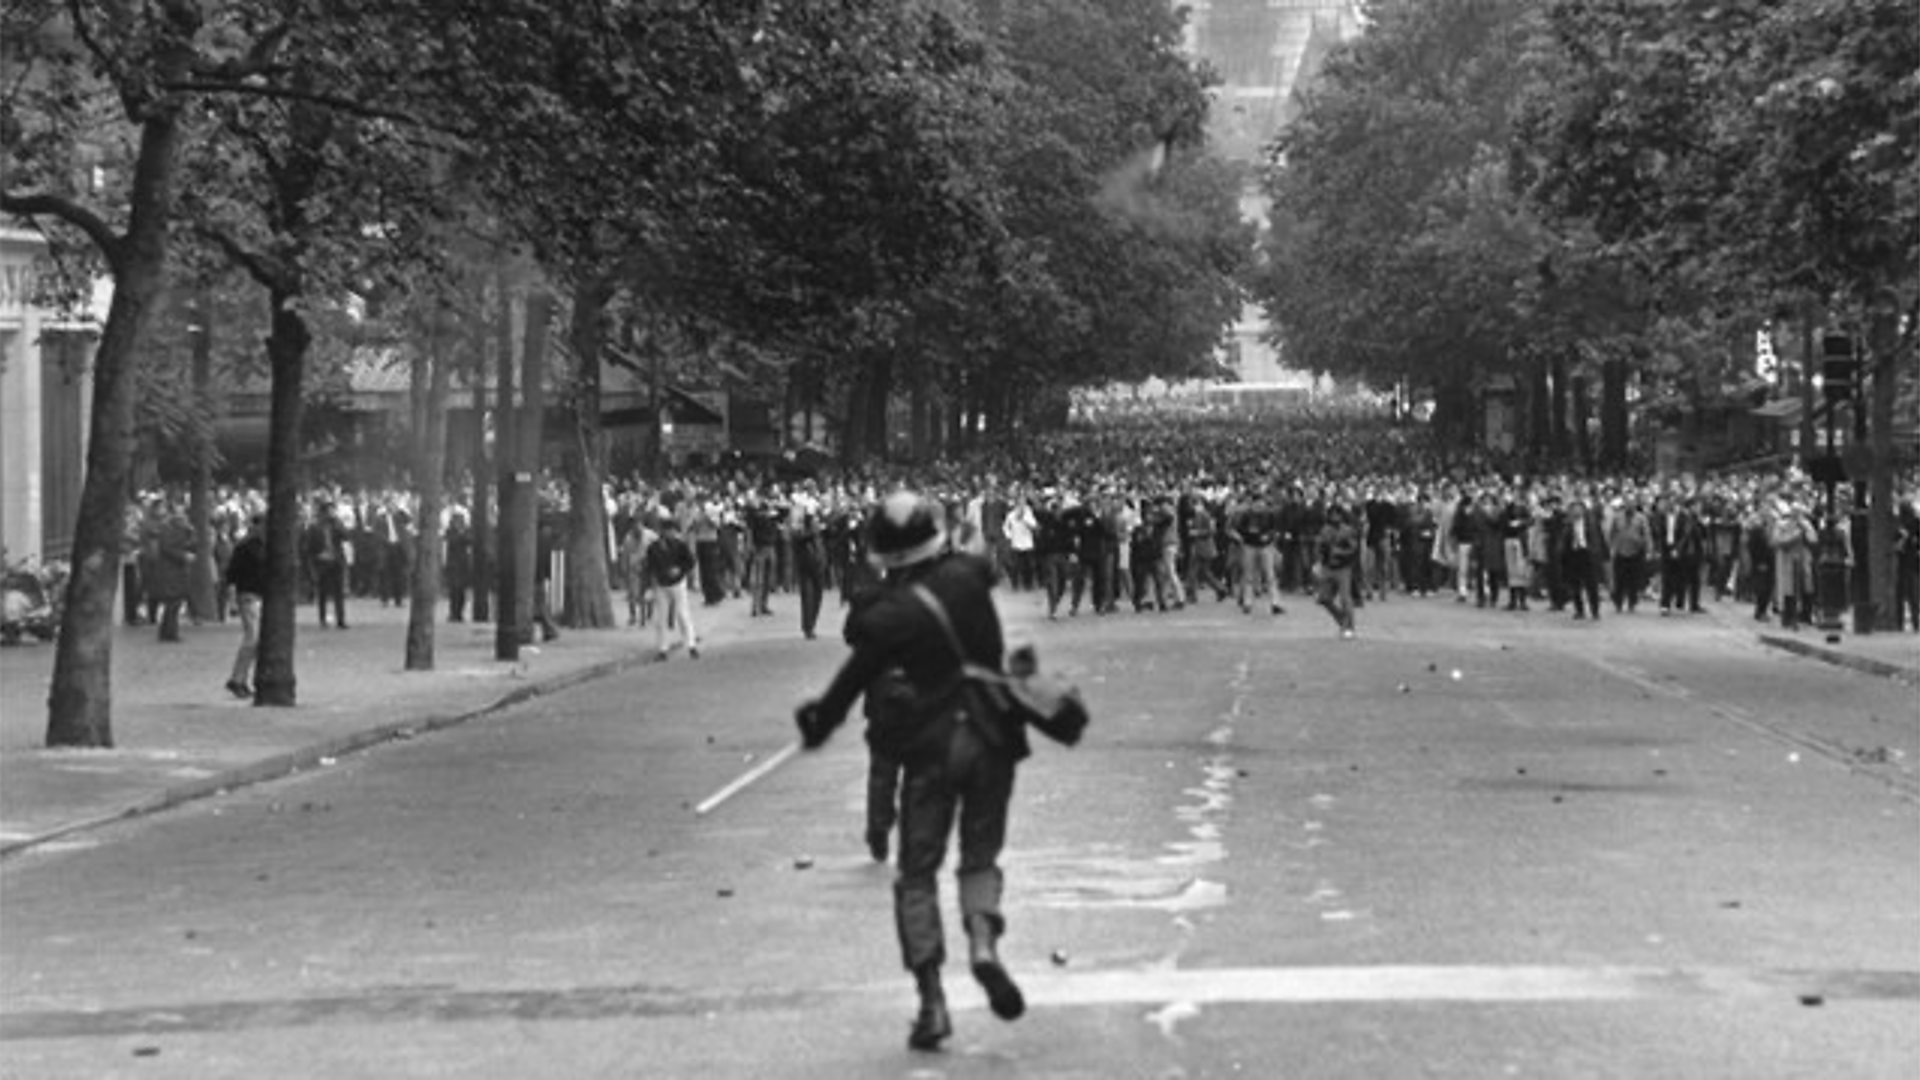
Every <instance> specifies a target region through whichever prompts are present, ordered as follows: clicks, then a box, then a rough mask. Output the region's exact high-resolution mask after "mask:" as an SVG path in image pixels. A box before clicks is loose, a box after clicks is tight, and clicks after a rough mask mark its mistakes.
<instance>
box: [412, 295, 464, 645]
mask: <svg viewBox="0 0 1920 1080" xmlns="http://www.w3.org/2000/svg"><path fill="white" fill-rule="evenodd" d="M444 324H445V315H444V313H442V312H438V311H436V312H435V313H434V315H433V326H432V329H431V330H429V331H428V335H427V355H426V356H425V357H424V358H418V359H415V361H414V366H413V372H412V391H413V490H414V494H415V495H416V496H417V498H416V499H415V502H416V505H417V508H418V513H417V514H416V515H415V517H414V533H413V567H412V573H411V581H410V583H409V584H410V585H411V595H410V598H409V599H410V605H409V607H408V610H407V656H406V664H405V666H406V670H408V671H432V670H433V644H434V641H433V627H434V620H435V618H436V613H437V611H438V610H439V607H440V566H441V560H440V511H441V508H442V507H443V506H444V505H445V504H446V498H445V485H444V482H443V476H444V474H445V472H446V468H447V389H448V387H449V385H450V384H451V382H452V375H453V371H452V369H453V361H452V359H451V358H450V357H448V356H446V355H445V352H444V350H445V347H446V335H445V332H444V331H445V325H444Z"/></svg>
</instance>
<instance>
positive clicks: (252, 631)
mask: <svg viewBox="0 0 1920 1080" xmlns="http://www.w3.org/2000/svg"><path fill="white" fill-rule="evenodd" d="M227 586H228V587H229V588H231V589H232V590H233V603H234V608H235V610H236V611H238V612H239V613H240V648H239V649H238V650H237V651H236V652H235V653H234V654H233V673H232V674H230V675H228V676H227V692H228V693H230V694H232V695H233V696H234V697H237V698H250V697H252V696H253V658H254V656H255V654H256V653H257V652H258V651H259V646H260V598H261V597H263V596H265V595H266V594H267V516H266V515H265V514H255V515H253V519H252V520H251V521H250V522H249V523H248V525H247V535H246V538H245V539H243V540H241V541H240V542H239V543H238V544H235V545H234V547H233V557H232V558H230V559H228V560H227Z"/></svg>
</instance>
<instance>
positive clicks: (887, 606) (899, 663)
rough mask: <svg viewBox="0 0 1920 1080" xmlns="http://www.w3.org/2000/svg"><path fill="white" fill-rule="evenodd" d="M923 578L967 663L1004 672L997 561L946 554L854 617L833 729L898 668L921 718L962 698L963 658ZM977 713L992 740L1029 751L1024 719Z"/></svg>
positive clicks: (826, 719) (837, 681)
mask: <svg viewBox="0 0 1920 1080" xmlns="http://www.w3.org/2000/svg"><path fill="white" fill-rule="evenodd" d="M915 582H918V583H920V584H923V585H925V586H926V587H927V588H928V589H929V590H931V591H932V592H933V594H934V595H935V596H937V597H939V598H940V601H941V603H942V604H943V605H944V606H945V608H946V611H947V619H948V620H949V621H950V622H951V623H952V624H953V632H954V634H955V635H956V636H957V637H958V638H959V639H960V646H961V648H962V649H963V650H964V651H965V654H966V661H967V662H968V663H971V664H977V665H979V666H980V667H983V668H987V669H990V670H992V671H996V672H997V671H1001V670H1003V668H1002V666H1001V661H1002V656H1003V655H1004V653H1005V651H1006V644H1005V642H1004V640H1003V639H1002V637H1001V634H1000V615H999V612H998V611H997V610H995V608H994V606H993V593H992V589H993V582H994V572H993V565H992V564H991V563H989V562H988V561H987V560H986V559H984V558H981V557H980V556H978V555H972V554H966V553H957V554H951V555H944V556H941V557H940V558H938V559H935V560H934V561H932V562H930V563H926V564H924V565H922V566H920V567H916V568H913V569H911V570H909V571H907V572H906V573H904V574H902V575H900V576H898V577H897V578H896V580H893V581H889V582H888V583H887V584H886V585H885V586H883V587H882V591H881V592H880V594H879V595H878V596H876V597H874V599H873V601H872V602H871V603H869V604H866V605H865V606H864V607H862V608H861V609H860V610H859V611H857V612H856V613H854V614H852V615H850V616H849V617H848V621H847V627H846V638H847V642H848V644H850V645H852V646H853V653H852V655H851V656H849V657H848V658H847V661H846V663H845V664H843V665H841V668H840V671H839V673H838V674H836V675H835V676H834V679H833V683H832V685H830V686H828V687H827V692H826V694H825V696H823V697H822V698H821V699H820V719H821V722H822V723H823V724H824V725H825V726H826V728H827V729H828V730H832V729H833V728H837V727H839V726H840V724H841V723H843V722H844V721H845V720H846V717H847V712H848V710H849V709H851V708H852V707H853V703H854V700H855V699H856V698H858V697H860V695H861V694H863V693H865V692H866V690H867V688H868V686H869V685H870V684H872V683H873V682H874V680H875V679H876V678H878V677H880V676H881V675H882V674H883V673H885V672H887V671H888V670H890V669H893V668H898V669H899V670H900V671H901V672H902V673H903V674H904V675H905V677H906V681H907V682H908V683H909V684H910V685H911V686H912V687H913V690H914V695H915V700H916V708H915V710H914V711H915V712H916V713H917V714H918V715H917V716H915V717H913V718H912V720H913V722H917V723H931V722H933V721H934V720H936V719H937V718H938V717H940V716H941V715H943V714H944V713H945V712H946V711H947V710H951V709H954V708H956V707H959V706H960V705H961V704H962V702H961V700H960V699H961V697H962V695H961V693H960V689H961V681H962V680H961V678H960V668H961V660H960V658H959V657H957V656H955V655H954V650H953V646H952V644H951V643H950V642H949V640H948V638H947V634H946V632H945V631H944V630H942V629H941V627H940V623H939V622H938V621H937V619H936V618H935V616H934V614H933V613H932V612H931V611H930V610H928V608H927V606H926V605H925V604H924V603H922V602H921V601H920V599H919V598H918V597H917V596H915V595H914V593H913V590H912V585H913V583H915ZM974 719H977V720H980V721H982V722H984V723H985V724H986V725H987V728H986V730H985V731H984V732H983V733H984V734H985V735H986V737H987V741H988V742H989V743H990V744H992V745H995V746H996V747H998V748H999V749H1000V750H1001V752H1003V753H1007V754H1010V755H1012V756H1013V758H1014V759H1015V760H1018V759H1020V758H1024V757H1026V756H1027V753H1028V750H1029V748H1028V744H1027V735H1026V729H1025V728H1024V727H1023V726H1021V725H1020V724H1019V723H1017V722H1005V723H1003V722H999V718H996V717H970V720H974Z"/></svg>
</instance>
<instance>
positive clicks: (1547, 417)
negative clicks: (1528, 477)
mask: <svg viewBox="0 0 1920 1080" xmlns="http://www.w3.org/2000/svg"><path fill="white" fill-rule="evenodd" d="M1523 355H1524V356H1525V359H1524V360H1523V361H1522V367H1521V370H1523V371H1525V372H1526V376H1527V449H1528V450H1529V451H1531V452H1532V453H1533V455H1534V457H1535V459H1536V460H1537V459H1539V458H1542V457H1545V456H1546V455H1547V454H1548V453H1549V452H1550V451H1551V450H1552V449H1553V424H1552V422H1551V421H1552V415H1553V414H1552V412H1551V411H1550V405H1551V400H1550V396H1549V395H1550V387H1549V386H1548V380H1547V358H1546V355H1545V354H1543V353H1539V352H1533V351H1531V350H1529V352H1528V353H1526V354H1523Z"/></svg>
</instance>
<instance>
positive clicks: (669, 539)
mask: <svg viewBox="0 0 1920 1080" xmlns="http://www.w3.org/2000/svg"><path fill="white" fill-rule="evenodd" d="M659 524H660V535H659V536H658V537H656V538H655V539H654V541H653V543H651V544H649V545H647V553H646V554H645V555H643V556H641V559H642V561H643V563H644V566H645V570H644V572H645V573H646V575H647V580H648V581H649V582H650V583H651V584H652V585H653V591H654V594H655V595H656V596H658V597H659V601H658V603H659V604H660V621H659V622H657V623H655V624H654V627H653V646H654V655H655V657H656V658H657V659H660V660H665V659H666V658H667V652H668V650H667V628H668V627H671V626H677V627H679V628H680V640H681V642H682V643H683V644H684V645H686V647H687V656H689V657H690V658H692V659H695V660H698V659H700V636H699V635H698V634H697V633H696V632H695V631H694V628H693V611H692V608H691V606H690V605H689V604H688V589H687V579H688V578H690V577H691V576H692V575H693V567H694V555H693V548H692V547H690V546H688V544H687V542H686V540H684V539H682V538H681V536H680V522H679V521H677V520H675V518H674V517H673V515H671V514H666V515H662V516H661V518H660V523H659Z"/></svg>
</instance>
